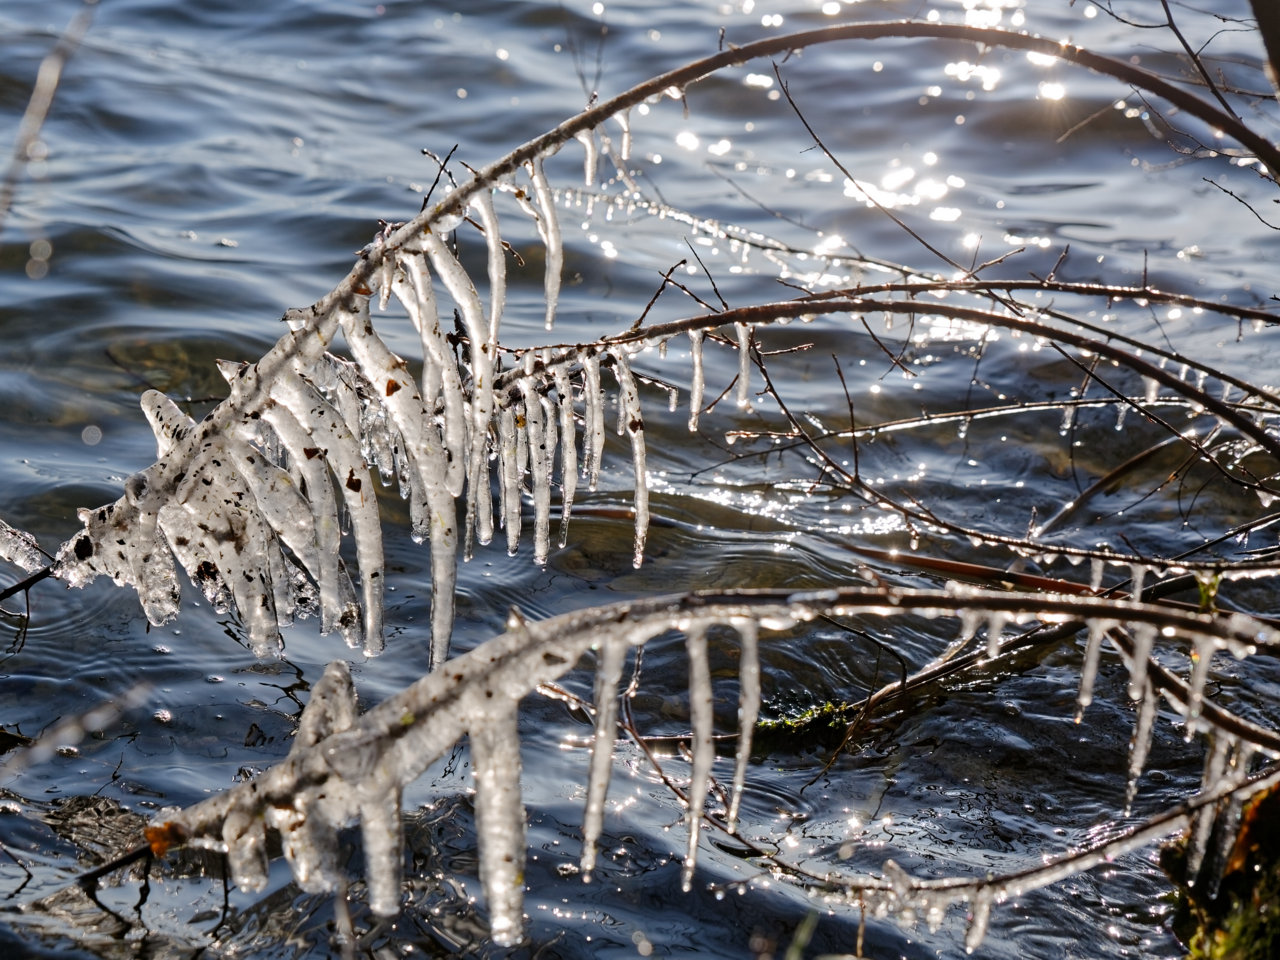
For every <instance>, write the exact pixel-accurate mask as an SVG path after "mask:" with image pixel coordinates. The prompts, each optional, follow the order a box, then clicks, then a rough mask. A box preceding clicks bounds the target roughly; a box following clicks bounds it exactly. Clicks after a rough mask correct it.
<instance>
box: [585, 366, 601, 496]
mask: <svg viewBox="0 0 1280 960" xmlns="http://www.w3.org/2000/svg"><path fill="white" fill-rule="evenodd" d="M582 406H583V419H584V423H583V427H582V461H583V462H582V469H583V473H584V475H585V476H586V479H587V489H588V490H590V491H592V492H594V491H595V489H596V487H597V486H599V484H600V463H601V460H602V458H603V457H604V389H603V388H602V387H601V386H600V356H599V355H598V354H596V353H594V352H590V353H588V354H586V355H585V356H584V357H583V358H582Z"/></svg>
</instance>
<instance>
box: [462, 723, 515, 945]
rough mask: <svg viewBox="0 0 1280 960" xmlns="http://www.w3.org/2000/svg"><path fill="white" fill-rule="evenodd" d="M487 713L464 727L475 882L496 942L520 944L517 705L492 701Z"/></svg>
mask: <svg viewBox="0 0 1280 960" xmlns="http://www.w3.org/2000/svg"><path fill="white" fill-rule="evenodd" d="M494 706H495V711H496V712H494V713H493V714H492V715H490V716H488V717H486V718H484V720H483V721H481V722H472V723H471V724H470V725H469V727H468V731H467V732H468V733H469V734H470V737H471V769H472V773H473V774H474V775H475V780H476V800H475V803H476V834H477V836H478V838H479V846H480V883H481V885H482V886H483V887H484V895H485V900H486V901H487V902H488V904H489V931H490V933H491V934H492V936H493V940H494V942H495V943H496V944H498V945H499V946H502V947H513V946H515V945H516V944H517V943H519V942H520V939H521V936H522V925H523V918H524V858H525V839H524V838H525V815H524V804H523V803H521V801H520V735H519V731H518V730H517V727H516V704H515V703H514V702H511V703H507V704H503V705H502V706H501V707H499V706H498V705H497V704H495V705H494Z"/></svg>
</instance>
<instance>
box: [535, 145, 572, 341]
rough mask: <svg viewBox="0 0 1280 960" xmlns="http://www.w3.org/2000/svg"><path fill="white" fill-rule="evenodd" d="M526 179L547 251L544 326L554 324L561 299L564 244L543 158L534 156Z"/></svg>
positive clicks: (543, 243)
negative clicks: (536, 208) (530, 184)
mask: <svg viewBox="0 0 1280 960" xmlns="http://www.w3.org/2000/svg"><path fill="white" fill-rule="evenodd" d="M529 179H530V181H531V182H532V184H533V196H534V198H535V199H536V200H537V203H538V219H537V225H538V233H539V235H540V236H541V237H542V245H543V247H544V248H545V254H546V276H545V280H544V281H543V285H544V291H543V292H544V295H545V297H546V301H547V329H548V330H550V329H551V327H552V325H553V324H554V323H555V318H556V305H557V303H558V302H559V300H560V277H561V275H562V274H563V273H564V243H563V241H562V240H561V238H560V220H559V218H558V217H557V216H556V207H555V201H554V200H553V199H552V196H551V187H550V185H549V184H548V183H547V175H546V173H545V172H544V171H543V169H542V158H541V157H535V158H534V160H533V161H532V162H531V163H530V164H529Z"/></svg>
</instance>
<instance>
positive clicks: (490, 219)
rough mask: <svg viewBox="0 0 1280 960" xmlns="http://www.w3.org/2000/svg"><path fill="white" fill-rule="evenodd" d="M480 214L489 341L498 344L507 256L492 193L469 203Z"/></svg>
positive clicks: (486, 191) (505, 298) (482, 192)
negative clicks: (485, 256) (486, 274)
mask: <svg viewBox="0 0 1280 960" xmlns="http://www.w3.org/2000/svg"><path fill="white" fill-rule="evenodd" d="M471 202H472V203H473V204H474V205H475V207H476V209H477V210H478V211H479V213H480V225H481V226H482V227H484V244H485V249H486V250H487V252H488V254H489V265H488V270H489V341H490V342H491V343H497V342H498V328H499V327H500V326H501V324H502V314H503V311H504V310H506V307H507V256H506V252H505V251H504V250H503V249H502V234H501V233H499V231H498V214H497V212H496V211H495V210H494V208H493V191H492V190H481V191H480V192H479V193H478V194H476V196H475V197H474V198H473V199H472V201H471Z"/></svg>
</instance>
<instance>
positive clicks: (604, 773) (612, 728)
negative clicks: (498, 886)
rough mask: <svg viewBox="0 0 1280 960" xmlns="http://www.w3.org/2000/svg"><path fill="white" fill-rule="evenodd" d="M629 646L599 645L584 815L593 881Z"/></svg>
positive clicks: (587, 866) (586, 868) (585, 858)
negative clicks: (594, 710) (593, 722)
mask: <svg viewBox="0 0 1280 960" xmlns="http://www.w3.org/2000/svg"><path fill="white" fill-rule="evenodd" d="M626 652H627V644H626V643H625V642H624V641H621V640H618V639H614V640H611V641H609V642H606V643H602V644H601V645H600V649H599V651H598V652H597V654H596V655H597V657H598V658H599V663H598V664H597V665H596V681H595V708H596V715H595V734H594V736H593V738H592V740H591V772H590V774H589V776H588V779H587V802H586V806H585V807H584V809H583V813H582V861H581V866H582V873H583V875H584V876H585V877H586V878H587V879H590V877H591V871H592V870H594V869H595V867H596V843H597V841H598V840H599V839H600V833H601V831H602V829H603V828H604V802H605V796H606V794H607V792H608V789H609V776H610V774H611V773H612V770H613V742H614V739H615V737H616V735H617V726H618V682H619V680H621V678H622V666H623V661H624V660H625V658H626Z"/></svg>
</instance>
